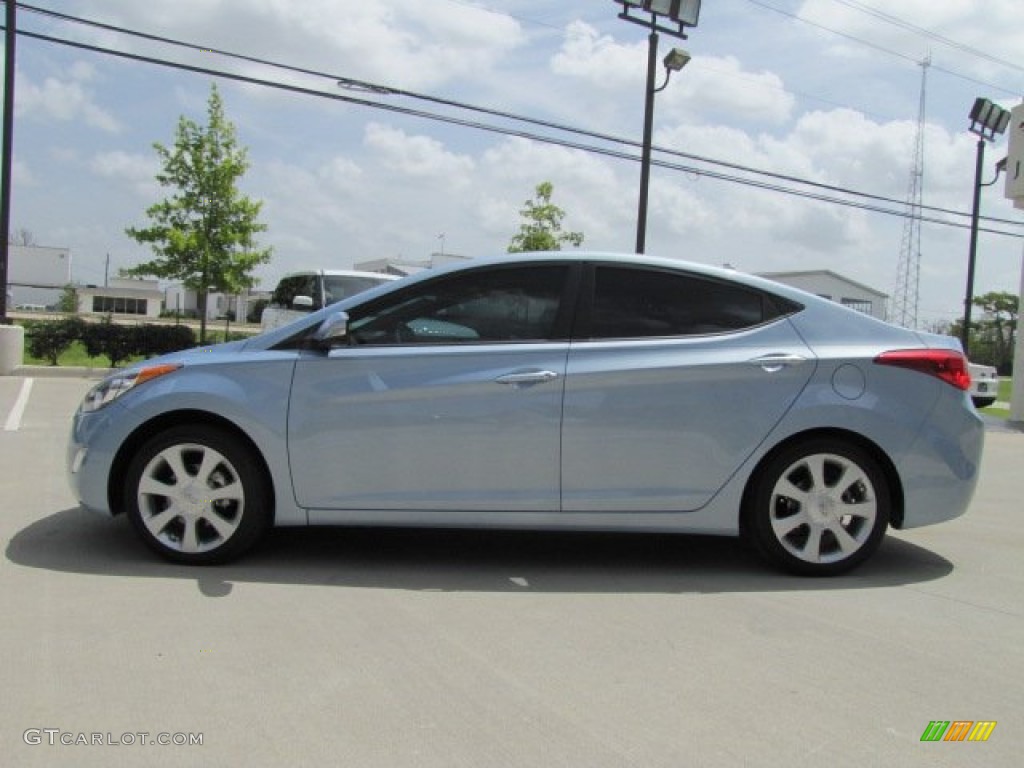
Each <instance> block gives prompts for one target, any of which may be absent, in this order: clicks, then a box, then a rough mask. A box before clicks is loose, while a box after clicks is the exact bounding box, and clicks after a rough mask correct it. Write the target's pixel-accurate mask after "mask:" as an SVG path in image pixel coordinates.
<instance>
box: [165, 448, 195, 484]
mask: <svg viewBox="0 0 1024 768" xmlns="http://www.w3.org/2000/svg"><path fill="white" fill-rule="evenodd" d="M186 447H187V446H184V445H175V446H173V447H172V448H168V449H167V450H166V451H163V452H162V453H161V454H160V456H162V457H163V459H164V461H166V462H167V466H169V467H170V468H171V471H172V472H174V478H175V485H183V484H184V483H185V482H187V481H188V479H189V477H190V475H189V473H188V470H186V469H185V459H184V456H182V454H183V453H184V451H185V448H186Z"/></svg>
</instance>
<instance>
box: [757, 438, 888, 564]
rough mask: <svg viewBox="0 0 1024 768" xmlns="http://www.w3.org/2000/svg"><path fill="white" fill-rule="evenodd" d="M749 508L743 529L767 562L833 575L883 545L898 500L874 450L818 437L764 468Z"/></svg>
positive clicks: (860, 560) (793, 448)
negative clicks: (870, 450)
mask: <svg viewBox="0 0 1024 768" xmlns="http://www.w3.org/2000/svg"><path fill="white" fill-rule="evenodd" d="M744 513H745V526H744V533H745V535H746V536H747V538H749V539H750V540H751V543H753V545H754V547H755V548H756V549H757V551H758V552H759V553H760V554H761V555H762V557H764V558H765V559H766V560H767V561H768V562H770V563H771V564H773V565H775V566H777V567H780V568H782V569H784V570H787V571H789V572H791V573H796V574H800V575H803V576H834V575H836V574H839V573H844V572H846V571H849V570H850V569H851V568H854V567H856V566H858V565H860V564H861V563H863V562H864V561H865V560H867V559H868V558H869V557H870V556H871V555H872V554H873V553H874V552H875V550H876V549H878V546H879V544H881V542H882V537H883V536H884V535H885V530H886V528H887V527H888V525H889V519H890V516H891V513H892V499H891V496H890V492H889V484H888V482H887V481H886V477H885V473H884V472H883V471H882V469H881V467H880V466H879V464H878V462H877V461H876V460H875V459H874V458H872V457H871V455H870V454H868V453H867V452H866V451H864V450H863V449H861V448H859V447H857V446H856V445H853V444H851V443H849V442H846V441H844V440H832V439H822V438H818V439H811V440H805V441H803V442H801V443H797V444H795V445H792V446H790V447H788V448H786V449H784V450H783V451H781V452H780V453H779V454H777V455H776V456H774V457H772V458H771V459H770V460H769V461H768V462H767V463H766V464H764V465H763V466H762V468H761V470H760V472H759V474H758V475H757V476H756V477H755V478H754V481H753V486H752V493H751V494H750V495H749V496H748V505H747V508H746V509H745V510H744Z"/></svg>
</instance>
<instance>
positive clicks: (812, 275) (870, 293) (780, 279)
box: [758, 269, 889, 320]
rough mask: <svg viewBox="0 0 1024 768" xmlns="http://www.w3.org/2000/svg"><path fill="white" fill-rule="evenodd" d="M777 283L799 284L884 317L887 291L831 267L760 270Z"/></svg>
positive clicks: (841, 302)
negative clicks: (799, 269) (792, 270)
mask: <svg viewBox="0 0 1024 768" xmlns="http://www.w3.org/2000/svg"><path fill="white" fill-rule="evenodd" d="M758 274H759V276H760V277H766V278H768V279H769V280H774V281H775V282H777V283H782V284H784V285H789V286H792V287H793V288H799V289H800V290H802V291H807V292H808V293H813V294H816V295H818V296H821V297H822V298H824V299H830V300H831V301H834V302H836V303H837V304H842V305H843V306H844V307H849V308H850V309H855V310H857V311H858V312H863V313H864V314H865V315H871V316H872V317H876V318H878V319H879V320H885V315H886V303H887V302H888V300H889V296H888V294H885V293H882V292H881V291H876V290H875V289H874V288H870V287H868V286H866V285H863V284H862V283H858V282H856V281H855V280H851V279H850V278H848V277H843V276H842V275H840V274H837V273H835V272H833V271H832V270H830V269H809V270H804V271H798V272H759V273H758Z"/></svg>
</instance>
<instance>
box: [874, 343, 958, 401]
mask: <svg viewBox="0 0 1024 768" xmlns="http://www.w3.org/2000/svg"><path fill="white" fill-rule="evenodd" d="M875 362H876V363H878V364H879V365H894V366H896V367H897V368H909V369H910V370H912V371H918V372H919V373H926V374H928V375H929V376H934V377H935V378H937V379H942V380H943V381H944V382H946V383H947V384H951V385H953V386H954V387H956V388H957V389H962V390H964V391H965V392H966V391H967V390H968V389H970V388H971V374H970V372H969V371H968V370H967V358H965V357H964V356H963V355H962V354H961V353H960V352H957V351H955V350H952V349H897V350H893V351H891V352H883V353H882V354H880V355H879V356H878V357H876V358H875Z"/></svg>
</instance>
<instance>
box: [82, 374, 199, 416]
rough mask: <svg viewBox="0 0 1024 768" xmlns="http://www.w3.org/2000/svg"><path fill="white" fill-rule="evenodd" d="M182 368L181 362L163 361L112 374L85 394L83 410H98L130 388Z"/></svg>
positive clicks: (90, 411)
mask: <svg viewBox="0 0 1024 768" xmlns="http://www.w3.org/2000/svg"><path fill="white" fill-rule="evenodd" d="M179 368H181V363H163V364H160V365H148V366H145V367H143V368H139V369H137V370H134V371H126V372H125V373H122V374H118V375H116V376H111V377H110V378H108V379H104V380H103V381H101V382H100V383H99V384H97V385H96V386H95V387H93V388H92V389H91V390H89V394H87V395H86V396H85V399H84V400H83V401H82V412H83V413H92V412H93V411H98V410H99V409H100V408H102V407H103V406H105V405H106V404H107V403H112V402H113V401H114V400H117V398H119V397H120V396H121V395H123V394H124V393H125V392H127V391H128V390H129V389H133V388H135V387H137V386H139V385H140V384H145V383H146V382H147V381H152V380H153V379H158V378H160V377H161V376H164V375H165V374H168V373H174V372H175V371H176V370H178V369H179Z"/></svg>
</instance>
